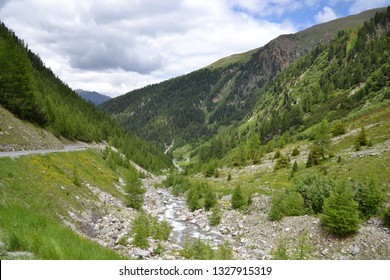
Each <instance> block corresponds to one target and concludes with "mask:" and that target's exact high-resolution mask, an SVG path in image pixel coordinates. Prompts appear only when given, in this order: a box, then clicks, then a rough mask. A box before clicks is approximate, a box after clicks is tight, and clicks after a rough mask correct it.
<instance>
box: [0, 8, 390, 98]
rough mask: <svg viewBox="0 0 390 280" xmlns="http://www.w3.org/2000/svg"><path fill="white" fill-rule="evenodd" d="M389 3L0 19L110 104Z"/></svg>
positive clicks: (51, 11)
mask: <svg viewBox="0 0 390 280" xmlns="http://www.w3.org/2000/svg"><path fill="white" fill-rule="evenodd" d="M387 5H390V0H330V1H323V0H303V1H296V0H0V20H1V21H2V22H4V23H5V24H6V26H7V27H8V28H10V29H12V30H13V31H15V33H16V35H17V36H18V37H19V38H21V39H23V40H24V41H25V43H26V44H28V47H29V48H30V49H31V50H32V51H33V52H35V53H36V54H38V55H39V56H40V57H41V58H42V60H43V62H44V63H45V65H46V66H47V67H50V68H51V69H52V70H53V72H54V73H55V74H56V75H57V76H58V77H59V78H60V79H61V80H63V81H64V82H65V83H67V84H68V85H69V86H70V87H71V88H73V89H84V90H89V91H97V92H100V93H103V94H106V95H109V96H111V97H115V96H119V95H121V94H125V93H126V92H129V91H131V90H134V89H137V88H140V87H143V86H146V85H148V84H152V83H158V82H161V81H163V80H166V79H169V78H172V77H176V76H179V75H183V74H187V73H190V72H192V71H195V70H197V69H200V68H202V67H205V66H207V65H209V64H211V63H213V62H215V61H217V60H218V59H220V58H223V57H226V56H229V55H232V54H235V53H241V52H245V51H249V50H251V49H255V48H258V47H261V46H263V45H265V44H266V43H268V42H269V41H271V40H272V39H274V38H276V37H277V36H279V35H281V34H289V33H295V32H297V31H299V30H303V29H305V28H307V27H310V26H312V25H315V24H318V23H322V22H326V21H329V20H333V19H336V18H339V17H344V16H348V15H351V14H356V13H359V12H361V11H364V10H367V9H371V8H377V7H384V6H387Z"/></svg>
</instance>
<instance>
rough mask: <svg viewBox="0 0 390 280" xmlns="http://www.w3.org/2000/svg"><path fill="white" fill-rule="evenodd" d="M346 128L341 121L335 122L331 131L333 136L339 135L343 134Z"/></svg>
mask: <svg viewBox="0 0 390 280" xmlns="http://www.w3.org/2000/svg"><path fill="white" fill-rule="evenodd" d="M345 132H346V128H345V124H344V123H343V122H336V123H335V124H334V125H333V127H332V128H331V133H332V136H333V137H336V136H340V135H343V134H345Z"/></svg>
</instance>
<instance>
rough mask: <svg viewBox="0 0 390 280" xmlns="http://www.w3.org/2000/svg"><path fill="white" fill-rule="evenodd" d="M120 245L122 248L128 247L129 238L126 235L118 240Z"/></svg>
mask: <svg viewBox="0 0 390 280" xmlns="http://www.w3.org/2000/svg"><path fill="white" fill-rule="evenodd" d="M118 244H119V245H122V246H127V237H126V236H125V235H122V236H121V237H120V238H119V240H118Z"/></svg>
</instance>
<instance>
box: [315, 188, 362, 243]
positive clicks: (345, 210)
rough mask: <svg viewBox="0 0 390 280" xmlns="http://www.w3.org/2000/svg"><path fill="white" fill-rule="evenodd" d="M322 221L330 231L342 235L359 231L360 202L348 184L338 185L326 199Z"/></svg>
mask: <svg viewBox="0 0 390 280" xmlns="http://www.w3.org/2000/svg"><path fill="white" fill-rule="evenodd" d="M321 223H322V225H323V226H324V227H325V228H326V229H327V230H328V231H329V232H331V233H333V234H335V235H338V236H341V237H343V236H347V235H349V234H352V233H355V232H357V230H358V229H359V223H360V220H359V209H358V204H357V203H356V202H355V200H354V193H353V192H352V190H351V189H350V188H349V187H348V186H347V185H345V184H340V185H338V186H336V187H335V188H334V189H333V190H332V192H331V194H330V196H329V197H328V198H326V199H325V201H324V206H323V213H322V215H321Z"/></svg>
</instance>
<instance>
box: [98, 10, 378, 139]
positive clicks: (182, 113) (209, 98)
mask: <svg viewBox="0 0 390 280" xmlns="http://www.w3.org/2000/svg"><path fill="white" fill-rule="evenodd" d="M379 10H380V9H379ZM377 11H378V9H376V10H370V11H367V12H364V13H361V14H359V15H354V16H350V17H346V18H342V19H338V20H335V21H331V22H328V23H324V24H320V25H317V26H314V27H311V28H309V29H307V30H304V31H301V32H298V33H296V34H289V35H282V36H279V37H278V38H276V39H274V40H272V41H271V42H270V43H268V44H267V45H265V46H264V47H261V48H258V49H255V50H252V51H249V52H246V53H243V54H238V55H233V56H230V57H227V58H224V59H221V60H219V61H217V62H216V63H213V64H211V65H210V66H208V67H205V68H203V69H200V70H198V71H195V72H193V73H190V74H188V75H184V76H180V77H177V78H173V79H171V80H168V81H165V82H162V83H159V84H155V85H149V86H147V87H144V88H142V89H138V90H135V91H132V92H129V93H127V94H125V95H123V96H120V97H117V98H114V99H111V100H109V101H107V102H105V103H104V104H102V105H101V108H102V109H103V110H105V111H106V112H108V113H110V114H112V115H113V116H114V118H115V119H116V120H117V121H118V122H119V123H120V125H121V126H122V127H124V128H125V129H127V130H129V131H132V132H134V133H135V134H137V135H139V136H140V137H142V138H146V139H153V140H158V141H162V142H165V143H170V142H171V141H172V139H176V140H177V141H176V143H196V142H199V141H200V140H202V141H203V140H207V139H209V138H210V137H212V136H213V135H215V133H217V131H218V129H220V127H221V126H228V125H232V124H233V125H234V124H236V123H238V122H239V121H241V120H242V119H243V118H244V117H245V116H246V115H247V114H249V113H250V112H251V110H252V109H253V108H254V105H255V104H256V101H257V99H258V98H259V94H260V91H261V89H262V88H263V87H264V85H265V84H266V83H267V82H268V81H270V80H273V79H274V78H275V77H276V75H277V74H279V73H280V72H281V71H283V70H285V69H286V68H287V67H288V66H289V65H290V64H291V63H292V62H294V61H296V60H297V59H298V58H300V57H302V56H303V55H306V54H308V53H309V51H311V50H312V49H313V48H314V47H316V46H319V45H323V44H327V43H329V42H330V41H331V40H332V39H333V38H334V37H335V36H336V35H337V33H338V32H339V31H340V30H344V29H345V28H354V27H357V26H359V25H362V24H363V22H364V21H365V20H368V19H369V18H371V17H373V16H374V15H375V13H376V12H377Z"/></svg>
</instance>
